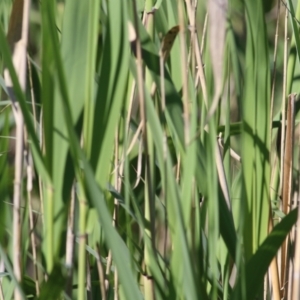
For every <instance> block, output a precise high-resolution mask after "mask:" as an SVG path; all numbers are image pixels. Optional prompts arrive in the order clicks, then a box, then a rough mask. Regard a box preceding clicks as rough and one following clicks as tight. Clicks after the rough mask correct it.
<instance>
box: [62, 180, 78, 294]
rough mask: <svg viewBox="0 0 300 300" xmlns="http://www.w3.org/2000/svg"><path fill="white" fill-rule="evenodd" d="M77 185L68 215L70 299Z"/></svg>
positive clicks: (68, 279) (67, 290)
mask: <svg viewBox="0 0 300 300" xmlns="http://www.w3.org/2000/svg"><path fill="white" fill-rule="evenodd" d="M75 188H76V186H75V183H74V184H73V187H72V191H71V201H70V208H69V214H68V228H67V240H66V268H67V283H66V289H65V292H66V294H67V295H68V296H69V297H72V282H73V280H72V279H73V255H74V240H75V239H74V238H75V236H74V216H75V195H76V194H75Z"/></svg>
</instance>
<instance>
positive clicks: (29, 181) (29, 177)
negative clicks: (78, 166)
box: [27, 149, 40, 296]
mask: <svg viewBox="0 0 300 300" xmlns="http://www.w3.org/2000/svg"><path fill="white" fill-rule="evenodd" d="M32 181H33V166H32V159H31V155H30V152H29V150H28V149H27V197H28V203H29V205H28V206H29V227H30V240H31V248H32V257H33V265H34V282H35V291H36V295H37V296H39V294H40V287H39V277H38V265H37V253H36V240H35V235H34V221H33V211H32V197H31V193H32Z"/></svg>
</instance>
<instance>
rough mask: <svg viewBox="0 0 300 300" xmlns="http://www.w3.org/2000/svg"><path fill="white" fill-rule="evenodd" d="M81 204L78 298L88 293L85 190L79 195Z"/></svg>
mask: <svg viewBox="0 0 300 300" xmlns="http://www.w3.org/2000/svg"><path fill="white" fill-rule="evenodd" d="M78 202H79V203H78V205H79V236H78V240H79V251H78V295H77V299H78V300H84V299H85V294H86V250H85V246H86V238H87V236H86V216H87V211H88V204H87V200H86V198H85V195H84V193H83V191H80V194H79V196H78Z"/></svg>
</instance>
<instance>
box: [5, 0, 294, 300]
mask: <svg viewBox="0 0 300 300" xmlns="http://www.w3.org/2000/svg"><path fill="white" fill-rule="evenodd" d="M191 2H192V3H193V5H194V4H195V3H196V1H191ZM183 3H185V6H184V7H183V5H181V4H183ZM189 3H190V2H189ZM224 3H227V1H224ZM292 4H293V3H292V1H288V7H289V17H290V19H291V22H292V23H291V24H292V26H291V29H292V32H293V34H294V38H295V41H294V42H293V43H295V46H296V48H297V50H299V49H300V48H299V47H300V45H299V43H300V42H299V37H298V33H299V32H298V26H297V22H296V21H297V20H296V18H295V16H294V8H293V5H292ZM193 5H192V6H191V7H190V6H189V4H188V3H187V2H184V1H182V3H181V2H180V1H178V2H176V1H157V2H153V1H145V3H144V1H129V0H107V1H106V0H102V1H97V0H90V1H81V0H66V1H54V0H43V1H41V2H38V1H34V2H33V3H32V8H31V16H32V17H31V19H30V21H29V22H30V32H31V30H32V31H33V30H34V32H35V33H37V35H36V36H34V37H33V36H30V42H29V45H28V54H29V55H28V66H29V68H28V70H27V90H26V91H22V89H21V86H20V83H19V79H18V74H17V71H16V68H15V66H14V64H13V59H12V53H11V52H10V48H9V45H8V42H7V38H6V32H7V30H8V20H9V16H10V8H11V1H3V2H2V3H1V4H0V24H1V26H0V62H1V65H3V69H4V68H7V70H8V71H9V74H10V77H11V80H12V83H13V91H14V94H15V96H16V99H17V101H18V102H19V104H20V107H21V111H22V114H23V116H24V122H25V130H26V139H25V141H24V145H25V149H26V153H27V154H28V153H29V154H30V155H29V156H25V155H24V166H25V167H24V170H23V181H22V183H21V191H22V202H21V203H22V204H21V207H20V216H21V220H22V224H23V228H22V232H23V237H22V241H21V252H22V257H21V258H20V260H21V261H20V265H21V269H22V280H21V281H20V282H18V280H17V278H16V276H15V275H14V272H13V266H14V265H15V264H17V263H18V262H16V261H15V260H14V258H13V257H14V256H13V253H14V251H16V249H15V248H14V245H13V243H12V238H11V236H12V234H13V220H12V218H11V216H12V215H13V214H12V210H13V208H12V206H13V205H12V199H13V193H14V192H13V188H12V187H13V183H14V182H13V177H14V176H13V173H14V170H15V166H14V164H13V157H14V143H12V142H11V141H13V139H14V137H13V134H14V131H13V129H14V126H15V124H14V117H13V113H12V108H11V102H10V101H8V100H7V96H6V94H8V92H9V91H8V90H7V86H6V84H5V81H4V79H3V78H2V77H0V84H1V87H2V88H3V91H2V94H3V96H2V100H1V102H0V108H1V110H0V194H1V201H0V268H1V269H0V276H1V279H2V281H1V282H0V285H1V290H0V293H2V294H3V295H4V299H13V291H14V290H15V289H17V290H18V291H20V299H25V298H28V299H29V298H34V299H80V300H81V299H113V298H114V294H117V295H118V296H119V298H120V299H142V298H145V299H263V297H264V296H263V292H262V287H263V284H264V280H265V275H266V274H267V271H268V268H269V267H270V264H271V261H272V260H273V258H274V257H276V255H277V253H278V250H279V249H280V247H281V245H282V243H283V242H284V241H285V238H286V237H287V236H288V234H289V233H290V231H291V229H292V228H293V226H294V225H295V223H296V221H297V218H298V216H297V210H296V209H294V210H292V211H291V212H290V213H288V214H286V215H284V214H283V213H282V212H281V211H280V207H279V206H278V205H277V206H276V207H275V206H274V207H272V205H271V200H272V201H273V202H274V199H272V198H271V192H270V191H271V190H272V189H275V192H276V193H277V194H278V195H280V193H281V190H280V188H281V187H277V186H276V187H273V186H272V184H273V181H272V176H274V177H279V176H280V175H279V172H280V170H279V169H280V168H279V167H277V165H274V166H273V165H272V159H273V157H274V156H276V157H277V156H278V155H277V152H276V149H275V147H273V145H272V142H273V139H276V138H277V136H276V134H274V132H275V131H276V130H277V128H278V127H280V126H281V121H279V120H278V118H275V117H274V120H271V118H272V117H273V115H274V116H275V115H276V113H277V111H276V112H274V113H273V112H271V85H272V84H271V71H272V68H270V64H271V58H270V57H271V56H272V55H271V54H272V53H273V51H274V43H273V40H274V36H273V35H270V33H269V32H270V30H273V29H274V26H275V25H274V24H275V23H274V24H271V23H268V24H267V23H266V15H265V14H266V12H267V11H270V9H271V7H272V1H265V2H264V4H263V2H262V1H259V0H252V1H240V0H235V1H233V0H232V1H229V3H228V9H227V10H226V9H225V11H226V15H225V17H226V28H220V30H225V31H226V40H224V45H225V46H224V47H225V48H224V53H223V57H222V58H221V59H222V64H223V66H222V67H221V69H219V70H218V72H219V73H218V74H216V72H215V63H216V60H218V59H220V58H218V57H214V54H213V52H212V51H211V49H210V43H211V41H213V39H214V36H212V35H210V31H208V33H207V32H206V31H205V30H206V29H205V26H204V24H205V20H204V17H205V13H206V8H205V7H203V6H202V4H201V5H200V4H199V5H198V7H196V10H195V11H193V8H194V6H193ZM225 6H226V7H227V5H225ZM152 7H154V8H155V9H153V10H152V12H149V9H151V8H152ZM298 10H299V5H298V9H297V11H298ZM194 15H195V16H196V19H195V24H192V22H193V16H194ZM33 16H34V17H33ZM145 24H146V25H145ZM181 24H184V28H181V30H182V32H181V31H180V30H179V31H178V27H176V26H177V25H181ZM33 27H34V29H33ZM171 28H172V29H173V30H172V31H171V32H170V31H169V30H170V29H171ZM187 28H188V29H189V30H188V29H187ZM239 28H244V29H242V30H240V29H239ZM195 29H197V30H195ZM271 32H272V31H271ZM246 33H247V34H246ZM166 34H168V36H167V37H166ZM207 34H208V37H207ZM167 38H169V40H167ZM279 38H280V39H281V40H280V42H279V43H280V45H281V46H282V44H283V37H282V36H280V37H279ZM200 39H203V41H201V40H200ZM166 40H167V41H166ZM170 40H172V41H171V42H170ZM173 42H174V43H173ZM202 43H203V49H202V52H201V53H200V49H201V44H202ZM162 45H164V46H165V47H168V45H169V49H167V50H166V48H163V47H162ZM162 49H164V50H162ZM164 51H165V52H169V53H168V54H169V56H168V57H165V58H164V57H163V56H164V54H165V52H164ZM298 54H299V53H298ZM297 59H298V60H299V55H298V57H297ZM280 69H282V66H281V65H277V69H276V70H277V71H278V74H277V81H276V82H275V83H276V86H277V85H281V83H278V82H280V80H282V76H283V75H282V74H281V73H280V71H279V70H280ZM294 70H295V61H293V62H291V63H290V65H289V69H288V70H287V71H288V74H289V75H288V78H289V80H290V81H291V82H288V83H287V85H288V87H290V88H291V87H292V86H293V83H294V78H293V76H294ZM201 71H203V74H204V77H203V78H201ZM220 74H221V76H223V78H222V82H223V87H222V93H221V95H220V96H218V97H219V98H220V99H217V100H219V102H218V103H217V105H216V110H215V111H213V114H212V115H210V113H209V112H210V109H211V107H212V106H213V105H214V103H213V102H214V101H215V100H214V98H215V93H217V92H216V89H217V79H216V78H217V77H216V76H220ZM295 80H296V79H295ZM281 89H282V87H281V88H279V89H278V91H277V90H276V91H277V92H276V93H275V104H276V103H277V104H276V105H277V106H278V103H279V102H280V101H281V98H282V97H281V95H280V93H281ZM288 91H290V90H289V89H288ZM218 97H217V98H218ZM2 107H3V109H2ZM296 110H298V108H296ZM284 118H285V116H284ZM284 118H283V120H284ZM217 136H218V137H219V138H217ZM233 150H234V151H235V152H237V155H235V156H234V155H233V154H232V152H233ZM31 155H32V161H31ZM28 157H30V158H28ZM25 158H26V159H25ZM277 163H278V162H277ZM30 167H31V168H32V170H33V172H34V176H33V177H31V176H30V173H29V171H28V172H26V170H29V169H30ZM298 172H299V170H298V166H295V170H294V182H297V180H298V178H297V176H298ZM274 174H275V175H274ZM296 179H297V180H296ZM295 190H296V188H295ZM294 192H295V191H293V193H294ZM272 209H273V212H272ZM270 213H271V215H270ZM269 215H270V216H269ZM277 215H279V216H280V217H282V218H281V221H280V222H279V223H278V224H277V225H276V226H275V227H274V228H273V230H272V231H271V232H269V229H268V225H269V217H270V218H271V219H272V217H274V218H275V217H276V216H277ZM292 255H293V254H292V252H291V258H292ZM2 265H4V267H2ZM272 288H273V287H272V286H271V287H269V289H268V292H267V295H268V297H269V295H271V293H275V292H274V291H273V290H272ZM49 295H50V296H49Z"/></svg>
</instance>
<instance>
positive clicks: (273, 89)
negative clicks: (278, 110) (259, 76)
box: [270, 0, 281, 129]
mask: <svg viewBox="0 0 300 300" xmlns="http://www.w3.org/2000/svg"><path fill="white" fill-rule="evenodd" d="M280 1H281V0H278V1H277V16H276V30H275V41H274V55H273V76H272V88H271V112H270V126H271V129H272V121H273V113H274V112H273V110H274V97H275V85H276V63H277V50H278V29H279V16H280Z"/></svg>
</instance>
